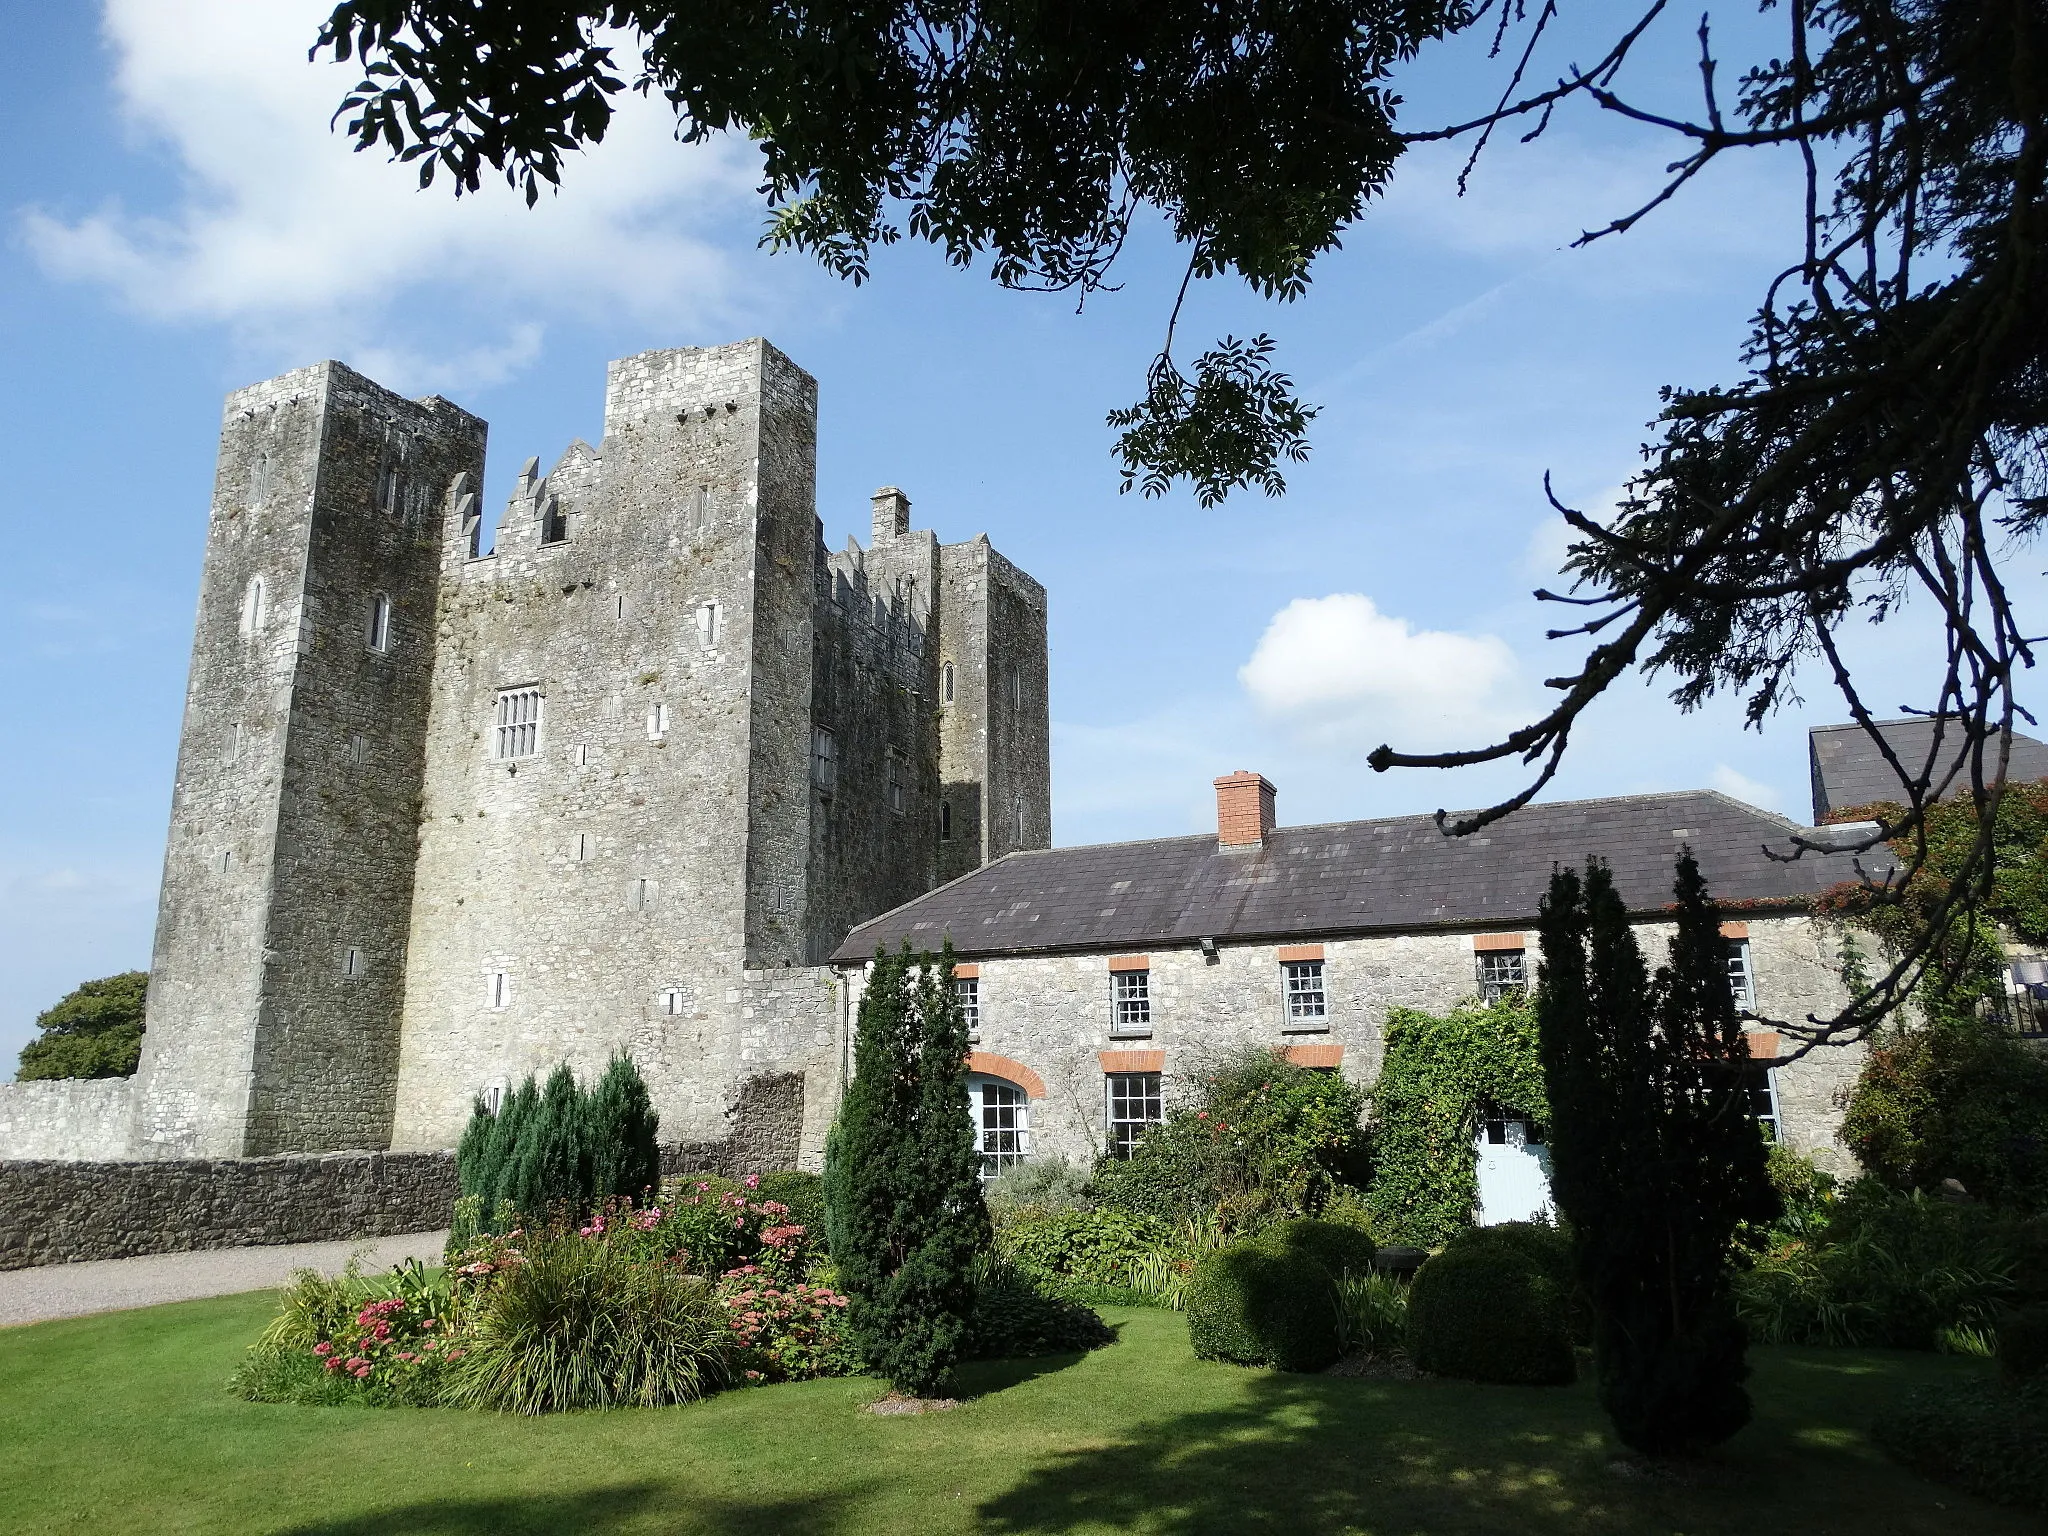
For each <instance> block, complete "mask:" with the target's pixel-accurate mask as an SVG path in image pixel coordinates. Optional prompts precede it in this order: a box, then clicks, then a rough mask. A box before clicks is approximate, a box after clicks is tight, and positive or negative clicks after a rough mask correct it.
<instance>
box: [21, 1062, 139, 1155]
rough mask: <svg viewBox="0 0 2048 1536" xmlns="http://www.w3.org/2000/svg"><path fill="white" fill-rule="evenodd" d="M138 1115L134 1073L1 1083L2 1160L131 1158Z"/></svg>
mask: <svg viewBox="0 0 2048 1536" xmlns="http://www.w3.org/2000/svg"><path fill="white" fill-rule="evenodd" d="M134 1116H135V1079H134V1078H132V1077H90V1078H79V1077H69V1078H56V1079H54V1080H48V1081H42V1082H29V1083H0V1159H8V1158H24V1157H36V1158H42V1157H57V1158H65V1159H77V1158H86V1159H91V1158H113V1157H126V1156H127V1155H128V1153H129V1145H128V1138H129V1135H130V1133H131V1131H132V1129H133V1120H134Z"/></svg>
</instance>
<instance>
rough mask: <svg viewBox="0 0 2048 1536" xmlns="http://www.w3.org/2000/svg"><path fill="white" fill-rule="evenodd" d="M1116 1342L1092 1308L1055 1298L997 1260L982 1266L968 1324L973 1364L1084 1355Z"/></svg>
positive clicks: (1036, 1282) (977, 1273)
mask: <svg viewBox="0 0 2048 1536" xmlns="http://www.w3.org/2000/svg"><path fill="white" fill-rule="evenodd" d="M1115 1338H1116V1335H1115V1334H1114V1333H1112V1332H1111V1331H1110V1328H1109V1325H1108V1324H1106V1323H1104V1322H1103V1320H1102V1319H1101V1317H1100V1316H1099V1315H1097V1313H1096V1312H1095V1310H1094V1309H1093V1308H1092V1307H1089V1306H1086V1305H1084V1304H1083V1303H1081V1302H1078V1301H1074V1300H1072V1299H1070V1298H1068V1297H1064V1296H1059V1295H1055V1294H1053V1293H1052V1292H1051V1291H1049V1290H1048V1289H1047V1288H1046V1287H1045V1286H1043V1285H1042V1284H1040V1283H1039V1282H1038V1281H1037V1280H1036V1279H1035V1278H1034V1277H1033V1276H1031V1275H1029V1274H1026V1273H1025V1272H1023V1271H1022V1270H1020V1269H1018V1268H1017V1267H1016V1266H1014V1265H1011V1264H1006V1263H1004V1262H1002V1261H1001V1260H1000V1259H996V1258H987V1259H984V1260H983V1261H982V1262H981V1264H980V1265H979V1266H978V1268H977V1272H976V1276H975V1291H974V1309H973V1311H972V1312H971V1313H970V1314H969V1315H968V1320H967V1346H966V1355H967V1357H968V1358H969V1359H974V1360H1022V1359H1028V1358H1031V1357H1034V1356H1038V1355H1065V1354H1079V1353H1081V1352H1083V1351H1085V1350H1090V1349H1097V1348H1100V1347H1101V1346H1102V1345H1104V1344H1108V1343H1111V1342H1113V1341H1114V1340H1115Z"/></svg>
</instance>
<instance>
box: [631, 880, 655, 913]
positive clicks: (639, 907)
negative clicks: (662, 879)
mask: <svg viewBox="0 0 2048 1536" xmlns="http://www.w3.org/2000/svg"><path fill="white" fill-rule="evenodd" d="M654 898H655V885H654V882H653V881H652V880H650V879H648V878H647V877H646V876H645V875H636V876H634V877H633V878H632V879H631V880H629V881H627V882H626V910H627V911H628V912H652V911H653V910H654Z"/></svg>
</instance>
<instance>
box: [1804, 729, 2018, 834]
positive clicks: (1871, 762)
mask: <svg viewBox="0 0 2048 1536" xmlns="http://www.w3.org/2000/svg"><path fill="white" fill-rule="evenodd" d="M1877 729H1878V731H1879V732H1880V733H1881V734H1882V735H1883V737H1884V739H1885V742H1886V744H1887V745H1889V746H1890V747H1891V749H1892V751H1893V752H1895V753H1896V754H1898V758H1899V761H1900V762H1901V763H1903V764H1905V765H1906V766H1907V767H1908V768H1910V769H1911V770H1912V771H1913V772H1915V773H1918V772H1919V770H1920V768H1921V766H1922V765H1923V764H1924V763H1926V761H1927V754H1928V751H1929V749H1930V748H1931V746H1932V744H1933V739H1934V722H1933V721H1932V720H1929V719H1927V718H1926V717H1925V716H1920V717H1917V718H1908V719H1905V720H1880V721H1878V722H1877ZM1958 735H1959V728H1958V727H1957V726H1956V725H1954V724H1953V723H1951V724H1950V725H1949V727H1948V729H1947V730H1946V731H1944V732H1943V733H1942V753H1943V757H1944V759H1945V761H1944V764H1943V767H1942V770H1941V772H1939V773H1937V774H1936V775H1935V778H1936V779H1937V780H1939V779H1940V778H1941V777H1942V774H1943V773H1946V772H1947V769H1948V765H1949V764H1952V763H1954V762H1955V760H1956V759H1957V758H1958V757H1960V756H1961V755H1962V750H1963V743H1962V742H1961V741H1960V740H1958ZM1806 753H1807V760H1808V763H1809V764H1810V766H1811V768H1812V772H1813V819H1814V820H1815V821H1816V822H1819V821H1825V820H1827V818H1828V817H1829V816H1831V815H1834V814H1835V813H1836V812H1838V811H1841V810H1843V809H1845V808H1846V807H1848V806H1852V805H1870V804H1873V803H1874V802H1876V801H1879V800H1892V801H1903V800H1904V799H1905V796H1904V794H1903V793H1901V791H1900V789H1899V780H1898V775H1896V774H1895V773H1893V772H1892V769H1891V765H1890V764H1889V763H1887V762H1886V761H1885V760H1884V756H1883V754H1882V753H1880V752H1879V751H1878V750H1877V744H1876V743H1875V742H1873V741H1872V740H1871V739H1870V737H1869V736H1868V735H1867V734H1865V732H1864V730H1863V728H1862V727H1861V726H1859V725H1819V726H1815V727H1814V728H1813V729H1812V730H1811V731H1809V732H1808V733H1807V737H1806ZM1988 766H1989V765H1988V764H1987V768H1988ZM1965 772H1966V773H1967V770H1965ZM2005 777H2006V781H2007V782H2008V783H2015V784H2025V783H2031V782H2032V781H2033V780H2035V779H2044V778H2048V742H2040V741H2036V740H2035V739H2034V738H2033V737H2031V736H2022V735H2021V734H2020V733H2019V732H2018V731H2014V732H2013V733H2012V753H2011V755H2010V756H2009V757H2008V758H2007V759H2006V767H2005ZM1968 786H1969V780H1968V778H1967V777H1965V778H1964V779H1963V780H1962V781H1961V786H1960V787H1961V789H1962V790H1963V791H1964V792H1967V790H1968Z"/></svg>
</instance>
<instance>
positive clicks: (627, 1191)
mask: <svg viewBox="0 0 2048 1536" xmlns="http://www.w3.org/2000/svg"><path fill="white" fill-rule="evenodd" d="M660 1127H661V1119H660V1117H659V1116H658V1115H657V1114H656V1113H655V1111H654V1106H653V1103H652V1101H651V1100H650V1098H649V1097H648V1093H647V1084H646V1082H645V1081H644V1080H643V1079H642V1078H641V1076H640V1070H639V1068H637V1067H635V1066H634V1065H633V1063H632V1061H631V1059H630V1058H628V1057H625V1056H614V1057H613V1058H612V1060H611V1062H610V1064H609V1065H608V1066H607V1067H606V1068H605V1071H604V1074H603V1076H601V1077H600V1078H599V1079H598V1081H597V1082H596V1084H595V1085H594V1086H593V1087H591V1088H590V1090H589V1091H587V1092H586V1091H585V1090H584V1089H582V1088H581V1087H579V1086H578V1085H577V1082H576V1078H575V1075H574V1074H573V1073H571V1072H570V1070H569V1068H568V1065H567V1064H566V1063H564V1064H563V1065H561V1066H558V1067H556V1068H555V1070H554V1071H553V1072H552V1073H551V1074H550V1075H549V1077H548V1081H547V1087H546V1088H545V1089H544V1090H543V1089H541V1088H538V1087H536V1086H535V1083H534V1080H533V1079H532V1078H531V1077H529V1078H527V1079H526V1081H525V1082H524V1083H523V1084H521V1085H520V1087H519V1089H518V1091H517V1092H516V1093H513V1094H511V1095H509V1096H508V1097H507V1098H506V1100H505V1102H504V1103H503V1104H502V1105H500V1106H499V1110H498V1113H497V1114H495V1115H493V1114H492V1113H491V1112H490V1111H489V1110H488V1109H487V1108H486V1107H485V1106H484V1102H483V1100H482V1099H478V1100H477V1101H476V1103H475V1105H474V1107H473V1108H472V1110H471V1112H470V1117H469V1124H468V1125H467V1126H466V1127H465V1128H464V1129H463V1133H462V1140H461V1143H460V1144H459V1145H458V1146H457V1148H456V1152H455V1172H456V1180H457V1182H458V1184H459V1185H460V1187H461V1190H462V1193H463V1194H464V1195H465V1196H470V1197H473V1198H474V1199H475V1201H476V1205H475V1207H474V1209H473V1214H474V1215H475V1216H476V1217H477V1218H478V1219H481V1217H482V1215H483V1214H484V1213H489V1216H490V1220H491V1224H492V1226H493V1227H494V1228H495V1230H497V1231H498V1232H500V1233H501V1234H502V1233H503V1232H504V1231H506V1230H508V1227H507V1225H506V1223H505V1222H504V1221H503V1220H501V1219H500V1216H501V1214H506V1215H509V1217H510V1219H511V1220H513V1221H525V1222H527V1223H529V1224H531V1223H534V1222H539V1221H542V1220H545V1219H548V1218H550V1217H552V1216H555V1215H557V1214H563V1215H568V1216H584V1215H588V1214H589V1213H590V1212H592V1211H595V1210H597V1209H599V1208H600V1207H602V1206H603V1205H604V1204H605V1203H606V1202H607V1201H610V1200H613V1199H627V1200H637V1199H642V1198H644V1197H646V1196H647V1195H648V1193H649V1192H650V1191H652V1190H653V1189H654V1188H655V1186H656V1185H658V1184H659V1183H660V1181H661V1159H660V1153H659V1150H658V1148H657V1146H656V1138H657V1136H658V1135H659V1132H660Z"/></svg>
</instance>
